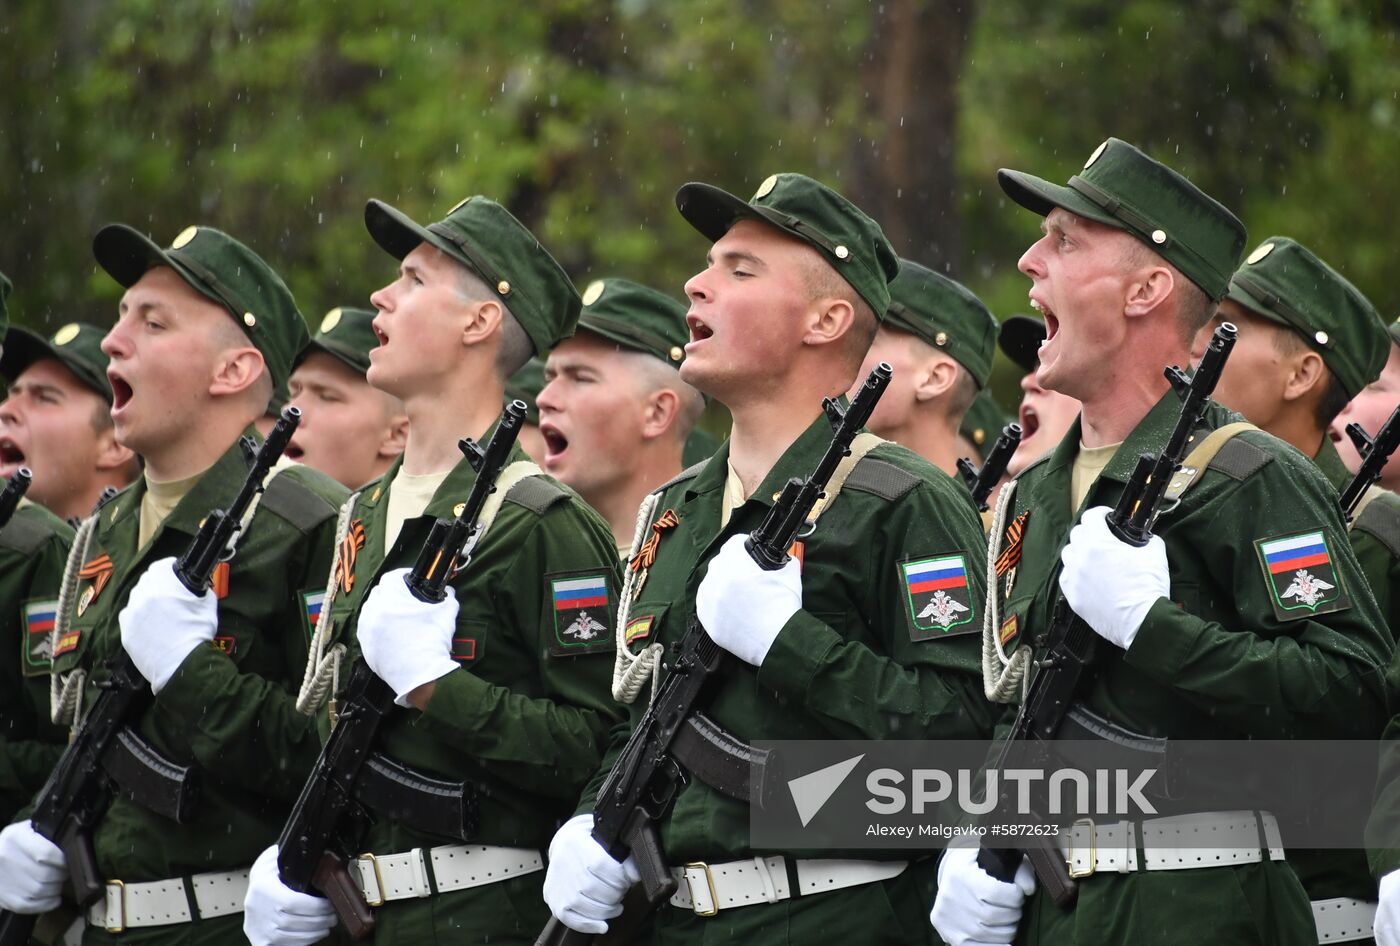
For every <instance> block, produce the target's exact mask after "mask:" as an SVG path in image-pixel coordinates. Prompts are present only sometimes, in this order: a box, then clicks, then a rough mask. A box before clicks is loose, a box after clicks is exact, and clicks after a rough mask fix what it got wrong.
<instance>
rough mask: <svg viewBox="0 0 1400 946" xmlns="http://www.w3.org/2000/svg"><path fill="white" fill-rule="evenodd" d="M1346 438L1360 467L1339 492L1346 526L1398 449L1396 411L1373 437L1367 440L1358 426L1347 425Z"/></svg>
mask: <svg viewBox="0 0 1400 946" xmlns="http://www.w3.org/2000/svg"><path fill="white" fill-rule="evenodd" d="M1347 436H1348V437H1350V438H1351V442H1352V443H1353V444H1354V445H1355V446H1356V452H1357V453H1359V454H1361V466H1360V467H1358V468H1357V470H1356V475H1355V476H1353V477H1352V478H1351V482H1350V483H1348V484H1347V486H1346V489H1344V490H1342V496H1341V503H1342V514H1343V515H1345V516H1346V519H1347V522H1351V517H1352V516H1354V515H1356V507H1357V505H1358V504H1359V503H1360V502H1361V497H1362V496H1364V495H1365V494H1366V490H1367V489H1368V488H1370V486H1371V484H1372V483H1374V482H1375V481H1376V480H1378V479H1380V478H1381V470H1383V469H1385V465H1386V463H1387V461H1389V460H1390V455H1391V454H1392V453H1394V452H1395V448H1396V446H1397V445H1400V407H1397V408H1395V410H1393V411H1391V412H1390V419H1389V420H1387V421H1386V422H1385V423H1384V424H1383V425H1381V429H1380V430H1378V431H1376V435H1375V436H1374V437H1371V436H1369V435H1368V434H1367V433H1366V431H1365V430H1364V429H1363V428H1362V426H1361V425H1360V424H1347Z"/></svg>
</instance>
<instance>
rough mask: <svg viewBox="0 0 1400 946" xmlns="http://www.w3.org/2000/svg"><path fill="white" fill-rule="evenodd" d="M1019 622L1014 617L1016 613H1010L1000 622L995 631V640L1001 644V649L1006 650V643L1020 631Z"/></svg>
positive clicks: (1012, 639) (1013, 638)
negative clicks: (999, 626)
mask: <svg viewBox="0 0 1400 946" xmlns="http://www.w3.org/2000/svg"><path fill="white" fill-rule="evenodd" d="M1020 626H1021V622H1020V621H1018V620H1017V619H1016V615H1014V614H1013V615H1011V617H1009V618H1007V619H1006V620H1005V621H1002V622H1001V629H1000V630H998V631H997V642H998V643H999V644H1001V649H1002V650H1003V651H1004V650H1006V645H1007V644H1009V643H1011V642H1012V641H1014V640H1015V639H1016V635H1017V634H1019V633H1020Z"/></svg>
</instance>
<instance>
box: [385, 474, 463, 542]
mask: <svg viewBox="0 0 1400 946" xmlns="http://www.w3.org/2000/svg"><path fill="white" fill-rule="evenodd" d="M451 472H452V471H451V470H443V471H442V472H441V473H424V474H422V475H421V476H410V475H409V474H407V473H404V472H403V471H402V470H400V471H399V475H398V476H396V477H394V482H392V483H390V484H389V499H388V503H389V511H388V515H387V516H386V518H385V523H384V554H385V555H388V554H389V550H390V549H391V548H393V547H394V542H395V540H397V539H398V537H399V533H400V532H401V531H403V524H404V523H405V522H407V521H408V520H410V519H413V518H415V517H416V516H421V515H423V510H425V509H427V508H428V503H429V502H431V501H432V498H433V495H434V494H435V493H437V491H438V487H440V486H442V483H443V480H445V479H447V474H449V473H451Z"/></svg>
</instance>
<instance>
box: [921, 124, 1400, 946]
mask: <svg viewBox="0 0 1400 946" xmlns="http://www.w3.org/2000/svg"><path fill="white" fill-rule="evenodd" d="M998 176H999V180H1000V182H1001V186H1002V188H1003V190H1005V191H1006V193H1007V194H1008V195H1009V196H1010V197H1011V198H1012V199H1013V200H1015V201H1016V202H1017V203H1020V204H1021V205H1022V206H1024V207H1026V208H1028V209H1030V210H1032V211H1034V212H1035V213H1038V214H1041V215H1043V216H1044V217H1045V221H1044V224H1043V229H1044V233H1045V235H1044V237H1042V238H1041V239H1040V240H1039V241H1037V242H1036V243H1035V244H1034V245H1033V246H1031V248H1030V249H1029V250H1027V251H1026V253H1025V255H1024V256H1022V258H1021V261H1020V269H1021V271H1022V272H1024V273H1026V274H1027V275H1028V276H1029V277H1030V278H1031V280H1032V282H1033V286H1032V288H1031V291H1030V297H1031V301H1032V304H1033V305H1034V306H1035V307H1036V308H1037V309H1038V310H1039V311H1040V312H1041V313H1042V314H1043V315H1044V318H1045V323H1046V328H1047V340H1046V342H1045V344H1044V345H1042V346H1041V347H1040V350H1039V359H1040V365H1039V367H1038V368H1037V371H1036V375H1037V380H1038V381H1039V382H1040V384H1041V385H1043V386H1044V387H1046V388H1048V389H1051V390H1056V391H1060V392H1061V393H1064V394H1068V395H1070V396H1073V397H1076V398H1077V399H1078V400H1079V401H1080V402H1081V403H1082V405H1083V410H1082V412H1081V414H1080V417H1079V421H1078V422H1077V423H1076V424H1075V425H1073V426H1072V427H1071V428H1070V431H1069V433H1068V434H1066V436H1065V438H1064V439H1063V440H1062V441H1061V443H1060V445H1059V446H1058V447H1056V448H1055V450H1054V451H1052V452H1051V453H1050V454H1049V456H1047V457H1045V458H1043V459H1041V460H1039V461H1037V462H1036V463H1033V464H1031V466H1030V467H1028V468H1027V469H1026V470H1024V471H1023V472H1022V473H1021V476H1020V478H1019V480H1018V486H1017V488H1016V491H1015V493H1014V494H1013V496H1012V501H1011V502H1010V504H1009V505H1010V508H1009V509H1007V510H1006V513H1005V515H1004V516H1003V517H1002V521H1000V522H998V523H994V524H993V528H992V531H991V533H990V536H991V541H992V549H991V551H993V552H998V553H999V554H1003V555H1004V553H1005V552H1006V551H1007V550H1008V549H1009V547H1010V546H1014V547H1015V549H1016V553H1017V554H1018V555H1019V564H1018V565H1016V566H1015V568H1014V570H1008V571H1007V572H1006V573H1004V575H1003V576H1002V580H999V581H998V582H997V583H996V586H997V587H996V588H995V589H994V594H995V595H996V599H995V600H991V601H989V603H988V604H989V609H990V608H997V610H998V611H999V613H1000V615H1002V616H1003V618H1004V619H999V621H998V623H997V625H996V626H997V627H998V628H999V629H1000V631H1001V638H1002V640H1003V641H1004V644H1005V647H1006V649H1007V651H1008V652H1012V651H1013V649H1014V648H1015V647H1016V646H1017V645H1020V644H1026V645H1027V646H1030V645H1029V643H1028V642H1031V641H1034V640H1035V639H1036V637H1037V635H1038V634H1040V633H1041V632H1042V631H1043V629H1045V628H1046V627H1048V624H1049V621H1050V611H1051V608H1052V606H1053V603H1054V601H1055V600H1056V598H1057V597H1058V595H1057V592H1062V593H1063V595H1064V598H1065V601H1066V602H1067V603H1068V604H1069V606H1070V607H1072V608H1073V609H1074V611H1075V612H1076V613H1077V614H1078V615H1079V616H1080V617H1081V618H1082V619H1083V620H1084V621H1085V622H1086V624H1087V625H1088V627H1089V628H1091V629H1092V630H1093V631H1094V633H1095V634H1096V635H1097V636H1098V637H1099V638H1101V640H1098V641H1097V644H1098V645H1099V646H1098V650H1097V655H1096V658H1095V664H1094V666H1093V668H1092V670H1091V673H1090V675H1089V676H1088V678H1087V679H1086V681H1085V686H1083V687H1082V688H1081V690H1080V693H1079V696H1078V702H1077V704H1076V714H1077V716H1076V718H1080V719H1083V720H1085V721H1086V722H1085V724H1084V725H1085V726H1086V727H1087V728H1086V730H1085V732H1086V734H1087V733H1090V732H1092V733H1094V734H1096V735H1097V736H1098V737H1099V738H1111V737H1112V738H1117V737H1118V734H1119V733H1121V734H1122V735H1121V738H1122V739H1125V740H1133V741H1134V742H1133V744H1135V745H1142V744H1143V743H1142V742H1141V741H1140V740H1141V738H1142V737H1143V734H1145V735H1146V736H1150V737H1160V738H1166V739H1167V740H1169V741H1170V740H1173V739H1193V738H1196V739H1228V738H1240V739H1244V738H1275V739H1287V738H1293V737H1300V738H1329V739H1330V738H1353V737H1355V738H1365V737H1368V736H1371V735H1373V734H1374V733H1376V732H1377V731H1378V730H1379V727H1380V725H1381V717H1382V716H1383V714H1384V703H1385V686H1384V683H1383V680H1382V666H1383V664H1384V661H1385V655H1386V654H1387V653H1388V650H1389V634H1388V633H1387V632H1386V630H1385V627H1384V622H1383V620H1382V618H1381V616H1380V614H1379V613H1378V612H1377V609H1376V606H1375V603H1374V601H1373V600H1372V598H1371V596H1370V595H1368V594H1365V593H1364V592H1363V591H1361V589H1362V587H1363V586H1362V582H1363V581H1364V578H1363V577H1362V574H1361V571H1360V569H1359V568H1358V566H1357V564H1356V559H1355V557H1354V556H1353V555H1352V552H1351V548H1350V546H1349V544H1348V543H1347V541H1346V538H1345V531H1346V526H1345V523H1344V522H1343V520H1342V516H1341V513H1340V510H1339V508H1338V506H1337V503H1336V494H1335V493H1334V492H1333V491H1332V488H1331V486H1330V485H1329V484H1328V483H1327V481H1326V480H1325V478H1324V477H1323V476H1322V474H1321V473H1320V472H1319V471H1318V470H1317V468H1316V467H1315V466H1313V465H1312V464H1311V463H1310V462H1308V460H1307V459H1306V458H1305V457H1302V456H1301V455H1300V454H1298V452H1297V451H1295V450H1293V449H1292V448H1291V447H1288V446H1287V445H1285V444H1282V443H1281V442H1279V441H1278V440H1276V439H1275V438H1273V437H1271V436H1270V435H1268V434H1265V433H1262V432H1259V431H1245V432H1238V433H1237V434H1236V435H1235V436H1233V437H1229V436H1227V435H1221V437H1223V438H1224V439H1223V445H1221V439H1220V438H1205V437H1198V439H1199V440H1204V441H1207V446H1208V447H1215V446H1219V450H1218V451H1217V452H1215V454H1214V457H1213V458H1211V457H1209V456H1207V455H1202V454H1199V453H1198V454H1197V456H1196V457H1188V458H1187V460H1186V463H1185V465H1184V466H1185V467H1186V468H1191V469H1195V470H1197V471H1198V474H1199V475H1198V476H1196V477H1195V478H1194V479H1193V480H1191V483H1193V484H1194V485H1189V487H1188V483H1187V480H1182V481H1179V484H1180V485H1178V487H1177V488H1176V490H1174V492H1173V495H1174V496H1175V499H1176V500H1179V501H1177V502H1175V503H1174V504H1172V505H1173V508H1171V509H1170V510H1169V511H1167V512H1166V513H1165V514H1164V515H1163V516H1162V517H1161V519H1160V520H1159V521H1158V522H1157V524H1156V528H1155V530H1154V531H1155V532H1156V533H1157V534H1156V535H1155V536H1154V537H1153V538H1152V539H1151V541H1150V542H1149V543H1148V544H1147V545H1146V546H1144V547H1143V548H1135V547H1132V546H1129V545H1128V544H1126V543H1124V542H1120V541H1119V540H1118V539H1117V538H1115V537H1114V536H1113V534H1112V532H1111V531H1110V530H1109V529H1108V527H1107V524H1106V517H1107V515H1108V512H1109V509H1108V508H1106V507H1112V506H1113V505H1114V504H1115V503H1116V502H1117V499H1118V497H1119V494H1120V493H1121V491H1122V489H1123V484H1124V483H1125V482H1126V480H1127V478H1128V476H1129V475H1130V474H1131V472H1132V469H1133V467H1134V466H1135V465H1136V459H1137V457H1138V455H1139V454H1140V453H1142V452H1144V451H1151V452H1157V451H1160V450H1161V448H1162V446H1163V444H1164V443H1165V440H1166V437H1167V434H1168V432H1169V431H1170V429H1171V428H1172V427H1173V426H1174V425H1175V423H1176V420H1177V418H1178V415H1179V412H1180V405H1179V401H1178V399H1177V397H1176V395H1175V394H1174V393H1173V392H1172V390H1171V388H1170V387H1169V385H1168V384H1167V382H1166V380H1165V379H1164V377H1163V375H1162V371H1163V368H1164V366H1165V365H1168V364H1171V363H1173V362H1175V363H1177V364H1180V365H1185V364H1186V363H1187V359H1188V358H1189V356H1190V348H1191V341H1192V339H1193V338H1194V336H1195V334H1196V332H1197V331H1198V330H1199V329H1200V327H1201V326H1202V325H1204V324H1206V322H1208V321H1209V320H1210V318H1211V317H1212V316H1213V315H1214V312H1215V306H1216V303H1217V302H1218V300H1220V299H1221V298H1223V297H1224V296H1225V294H1226V291H1227V289H1228V287H1229V281H1230V275H1231V273H1233V272H1234V269H1235V266H1236V264H1237V263H1238V262H1239V258H1240V254H1241V252H1242V250H1243V248H1244V241H1245V232H1244V227H1243V226H1242V225H1241V224H1240V222H1239V221H1238V220H1237V219H1235V217H1234V216H1233V215H1232V214H1230V212H1229V211H1228V210H1226V209H1225V208H1224V207H1222V206H1221V205H1220V204H1218V203H1216V202H1215V201H1214V200H1212V199H1211V198H1210V197H1208V196H1206V195H1205V194H1204V193H1202V192H1201V191H1200V190H1199V189H1197V188H1196V187H1195V186H1194V185H1192V184H1191V183H1190V182H1189V181H1187V180H1186V179H1185V178H1184V177H1181V176H1180V175H1178V174H1177V173H1176V172H1174V171H1172V170H1171V169H1169V168H1167V167H1166V166H1165V165H1162V164H1160V163H1159V162H1157V161H1155V160H1153V159H1151V158H1149V157H1148V156H1146V155H1144V154H1143V153H1142V152H1141V151H1139V150H1138V149H1136V148H1134V147H1133V146H1131V145H1129V144H1126V143H1124V142H1122V141H1120V140H1118V139H1116V138H1110V139H1109V140H1108V141H1106V142H1104V144H1103V145H1101V146H1100V147H1099V148H1098V149H1097V150H1096V151H1095V152H1094V153H1093V154H1092V155H1091V156H1090V158H1089V161H1088V162H1087V163H1086V165H1085V168H1084V170H1083V171H1082V172H1081V173H1080V174H1077V175H1075V176H1073V177H1072V178H1071V179H1070V182H1069V186H1067V187H1066V186H1060V185H1056V184H1052V183H1050V182H1048V181H1044V180H1042V179H1040V178H1037V177H1033V176H1032V175H1029V174H1025V173H1023V172H1019V171H1007V170H1003V171H1001V172H1000V173H999V175H998ZM1233 416H1234V415H1232V414H1230V412H1228V411H1226V410H1225V409H1223V408H1220V407H1218V406H1216V405H1210V407H1209V409H1208V412H1207V414H1206V418H1205V426H1206V427H1207V428H1209V429H1212V430H1214V429H1218V428H1221V427H1223V426H1224V425H1225V424H1227V423H1229V422H1230V420H1231V418H1232V417H1233ZM1237 430H1238V428H1236V429H1235V430H1233V431H1227V434H1229V433H1235V432H1236V431H1237ZM1076 523H1077V524H1076ZM1071 526H1074V528H1073V531H1072V532H1071V531H1070V529H1071ZM1003 530H1005V531H1003ZM1300 548H1301V549H1307V550H1309V552H1310V555H1309V558H1308V559H1306V560H1304V561H1306V562H1307V564H1306V566H1299V567H1298V568H1294V567H1290V563H1294V562H1297V561H1298V560H1299V556H1298V553H1297V550H1298V549H1300ZM1314 550H1319V551H1314ZM1061 560H1063V562H1064V565H1063V569H1061V567H1060V562H1061ZM1301 567H1306V568H1310V569H1311V570H1312V575H1313V577H1316V578H1321V579H1323V580H1324V581H1326V582H1328V583H1329V585H1331V586H1332V587H1330V588H1328V589H1327V590H1326V591H1324V592H1322V593H1321V594H1320V595H1318V596H1316V597H1315V598H1314V599H1313V600H1312V601H1311V602H1310V603H1307V604H1306V605H1303V604H1300V603H1299V602H1297V601H1296V600H1293V599H1291V598H1289V597H1288V596H1287V589H1288V587H1289V585H1290V581H1296V580H1297V578H1298V571H1299V568H1301ZM988 613H991V612H990V610H989V611H988ZM1115 727H1116V728H1115ZM1187 775H1189V773H1187ZM1190 792H1191V787H1190V785H1189V784H1185V785H1183V786H1181V794H1182V797H1185V798H1189V797H1191V795H1190ZM1177 810H1181V808H1180V806H1179V805H1178V806H1177ZM1186 812H1187V813H1184V814H1181V815H1179V816H1176V817H1173V818H1167V819H1151V818H1149V819H1144V820H1142V821H1141V822H1140V823H1133V822H1108V823H1103V822H1100V823H1097V824H1094V823H1089V824H1076V826H1074V827H1073V828H1072V829H1066V830H1065V831H1063V832H1061V837H1060V838H1059V839H1058V843H1059V844H1060V849H1061V851H1067V850H1070V849H1073V850H1078V851H1081V852H1082V851H1085V850H1088V849H1089V848H1090V846H1093V848H1094V850H1095V852H1096V858H1095V859H1094V860H1092V861H1091V862H1090V863H1089V864H1088V865H1084V864H1082V863H1080V862H1079V861H1078V860H1075V861H1074V864H1075V867H1076V869H1077V876H1078V875H1079V874H1083V876H1082V877H1081V878H1080V879H1079V893H1078V898H1077V900H1076V901H1075V902H1074V903H1073V904H1072V905H1069V906H1066V907H1061V906H1057V905H1056V904H1055V903H1053V902H1052V901H1051V899H1050V897H1048V896H1046V895H1045V894H1044V893H1043V892H1041V891H1038V890H1036V889H1035V883H1034V879H1033V877H1032V876H1031V873H1030V871H1029V869H1028V867H1025V866H1023V867H1022V870H1021V873H1020V874H1018V876H1017V881H1018V882H1017V883H1003V882H1002V881H1000V880H997V879H995V878H993V877H991V876H990V875H988V874H987V873H985V872H984V871H983V870H982V868H981V867H979V866H978V864H977V861H976V855H977V852H976V850H975V849H966V848H963V849H950V850H949V851H948V852H947V853H946V854H945V855H944V856H943V858H942V860H941V862H940V866H939V892H938V897H937V900H936V901H935V904H934V908H933V912H932V916H931V919H932V921H933V924H934V926H935V927H936V928H937V929H938V931H939V933H940V934H941V935H942V936H943V937H944V939H945V940H947V941H948V942H949V943H951V944H953V946H960V944H963V943H968V942H973V941H976V942H979V943H1009V942H1011V941H1012V938H1013V936H1014V937H1015V938H1016V941H1017V942H1018V943H1020V942H1024V943H1056V944H1061V943H1063V944H1070V946H1073V944H1080V943H1124V942H1132V943H1163V944H1166V943H1179V942H1182V941H1183V940H1187V941H1189V940H1196V939H1203V938H1208V939H1209V940H1210V941H1211V942H1216V943H1259V942H1267V943H1294V944H1304V943H1315V942H1316V932H1315V929H1314V925H1313V921H1312V916H1311V912H1310V910H1309V908H1308V900H1307V896H1306V894H1305V893H1304V892H1303V889H1302V887H1301V886H1300V885H1299V883H1298V881H1297V878H1296V877H1295V876H1294V875H1293V872H1292V871H1291V869H1290V868H1289V866H1288V865H1287V864H1286V863H1285V862H1284V861H1283V852H1282V845H1281V843H1280V842H1279V841H1278V827H1277V823H1276V821H1275V819H1274V818H1273V816H1272V815H1270V814H1268V813H1267V812H1264V813H1252V812H1245V813H1241V812H1199V811H1198V812H1194V813H1191V812H1190V809H1189V808H1188V809H1186ZM1130 826H1134V830H1135V831H1137V832H1144V833H1139V834H1137V835H1136V836H1137V837H1139V838H1143V837H1146V836H1151V835H1152V834H1158V833H1159V832H1160V834H1158V836H1163V837H1179V836H1181V834H1185V835H1188V836H1189V835H1192V834H1195V835H1197V836H1209V837H1210V838H1211V839H1212V844H1211V847H1213V848H1215V850H1213V851H1211V854H1212V855H1214V856H1215V857H1214V858H1213V859H1212V860H1211V861H1208V862H1210V863H1228V864H1232V865H1234V866H1228V867H1226V866H1219V867H1217V866H1211V867H1198V866H1196V865H1197V863H1199V862H1198V861H1197V860H1195V859H1190V858H1179V857H1171V856H1170V855H1169V852H1167V851H1163V850H1162V849H1161V847H1159V846H1154V845H1151V844H1148V845H1146V846H1145V847H1144V850H1143V856H1141V857H1139V856H1138V852H1137V850H1136V848H1135V846H1134V845H1133V844H1132V843H1129V844H1127V845H1124V844H1123V843H1122V842H1121V841H1119V842H1117V843H1115V842H1114V841H1113V838H1114V837H1118V838H1123V837H1131V836H1133V835H1129V834H1128V830H1129V827H1130ZM1265 839H1266V840H1265ZM1160 843H1161V844H1162V845H1163V846H1170V842H1160ZM1202 853H1204V852H1202ZM1070 860H1071V859H1070V857H1069V856H1067V857H1066V861H1067V863H1069V862H1070ZM1023 914H1024V915H1023ZM1018 926H1019V927H1020V933H1019V935H1018V934H1017V928H1018Z"/></svg>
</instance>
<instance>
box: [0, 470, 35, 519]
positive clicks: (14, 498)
mask: <svg viewBox="0 0 1400 946" xmlns="http://www.w3.org/2000/svg"><path fill="white" fill-rule="evenodd" d="M33 482H34V474H33V473H31V472H29V467H27V466H22V467H20V468H19V469H18V470H15V475H14V476H11V477H10V479H9V482H7V483H6V484H5V488H4V489H3V490H0V529H3V528H5V526H7V525H9V523H10V517H11V516H13V515H14V514H15V510H16V509H18V508H19V501H20V500H21V499H23V498H24V494H25V493H26V492H28V491H29V487H30V485H31V484H32V483H33Z"/></svg>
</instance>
